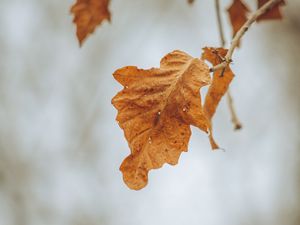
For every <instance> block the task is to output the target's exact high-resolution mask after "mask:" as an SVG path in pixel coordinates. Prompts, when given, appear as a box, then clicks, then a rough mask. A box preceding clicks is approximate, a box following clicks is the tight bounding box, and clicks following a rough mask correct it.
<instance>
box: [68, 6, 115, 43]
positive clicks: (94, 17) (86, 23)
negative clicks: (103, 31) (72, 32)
mask: <svg viewBox="0 0 300 225" xmlns="http://www.w3.org/2000/svg"><path fill="white" fill-rule="evenodd" d="M109 2H110V0H77V2H76V3H75V4H74V5H73V6H72V7H71V13H73V14H74V19H73V22H74V23H75V24H76V26H77V31H76V35H77V38H78V41H79V44H80V46H81V45H82V43H83V41H84V40H85V39H86V37H87V36H88V35H89V34H91V33H93V32H94V31H95V29H96V27H97V26H98V25H100V24H101V23H102V22H103V21H104V20H108V21H110V11H109V9H108V5H109Z"/></svg>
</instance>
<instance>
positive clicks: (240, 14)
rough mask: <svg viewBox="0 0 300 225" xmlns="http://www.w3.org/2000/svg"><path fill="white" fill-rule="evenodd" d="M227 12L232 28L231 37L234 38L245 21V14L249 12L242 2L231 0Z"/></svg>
mask: <svg viewBox="0 0 300 225" xmlns="http://www.w3.org/2000/svg"><path fill="white" fill-rule="evenodd" d="M227 11H228V13H229V17H230V22H231V26H232V36H233V37H234V35H235V34H236V33H237V32H238V30H239V29H240V28H241V27H242V26H243V25H244V23H245V22H246V21H247V14H248V13H249V12H250V10H249V8H248V6H247V5H246V4H245V3H244V2H243V1H242V0H233V2H232V4H231V5H230V7H229V8H228V9H227Z"/></svg>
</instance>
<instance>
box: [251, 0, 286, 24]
mask: <svg viewBox="0 0 300 225" xmlns="http://www.w3.org/2000/svg"><path fill="white" fill-rule="evenodd" d="M267 2H268V0H258V1H257V5H258V8H260V7H262V6H263V5H264V4H266V3H267ZM284 5H285V1H284V0H282V1H279V2H278V4H277V5H275V6H274V7H273V8H271V9H270V10H269V11H267V12H266V13H264V14H263V15H261V16H260V17H258V19H257V21H261V20H280V19H282V14H281V11H280V7H281V6H284Z"/></svg>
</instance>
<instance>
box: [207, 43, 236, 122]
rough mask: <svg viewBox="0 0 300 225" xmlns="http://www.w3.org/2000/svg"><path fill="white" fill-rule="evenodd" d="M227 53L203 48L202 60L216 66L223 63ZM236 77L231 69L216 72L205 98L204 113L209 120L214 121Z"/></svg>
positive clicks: (224, 50) (221, 49) (222, 49)
mask: <svg viewBox="0 0 300 225" xmlns="http://www.w3.org/2000/svg"><path fill="white" fill-rule="evenodd" d="M226 53H227V49H224V48H211V47H209V48H208V47H206V48H203V53H202V59H204V60H208V61H209V62H210V63H212V64H213V65H214V66H215V65H218V64H220V63H222V62H223V59H224V57H225V55H226ZM233 77H234V74H233V73H232V71H231V69H230V68H229V66H228V67H226V69H225V70H224V71H223V70H217V71H215V72H214V75H213V80H212V84H211V85H210V87H209V89H208V92H207V94H206V97H205V102H204V111H205V113H206V115H207V117H208V118H209V120H211V119H212V117H213V115H214V114H215V112H216V109H217V107H218V105H219V102H220V100H221V98H222V97H223V96H224V94H225V93H226V92H227V90H228V87H229V85H230V83H231V81H232V79H233Z"/></svg>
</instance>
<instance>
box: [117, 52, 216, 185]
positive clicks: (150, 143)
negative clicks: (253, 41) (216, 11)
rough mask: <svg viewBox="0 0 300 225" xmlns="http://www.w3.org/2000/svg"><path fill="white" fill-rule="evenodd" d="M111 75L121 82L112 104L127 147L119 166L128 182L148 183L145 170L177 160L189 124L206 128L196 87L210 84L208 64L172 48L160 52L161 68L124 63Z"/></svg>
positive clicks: (189, 134) (186, 142)
mask: <svg viewBox="0 0 300 225" xmlns="http://www.w3.org/2000/svg"><path fill="white" fill-rule="evenodd" d="M113 75H114V78H115V79H116V80H117V81H118V82H119V83H120V84H122V85H123V86H124V89H123V90H122V91H121V92H119V93H118V94H117V95H116V96H115V97H114V98H113V99H112V104H113V105H114V107H115V108H116V109H117V110H118V115H117V118H116V120H117V121H118V123H119V126H120V127H121V128H122V129H123V130H124V134H125V138H126V139H127V141H128V144H129V147H130V150H131V154H130V155H129V156H127V157H126V158H125V160H124V161H123V162H122V164H121V166H120V170H121V171H122V173H123V180H124V182H125V183H126V184H127V186H128V187H129V188H131V189H134V190H139V189H141V188H143V187H145V186H146V185H147V182H148V172H149V170H151V169H157V168H160V167H161V166H162V165H163V164H164V163H168V164H171V165H175V164H177V162H178V159H179V156H180V154H181V152H183V151H187V148H188V142H189V138H190V136H191V129H190V125H193V126H196V127H198V128H200V129H201V130H203V131H205V132H208V130H209V126H210V123H209V121H208V119H207V118H206V116H205V114H204V111H203V109H202V105H201V97H200V92H199V90H200V88H201V87H203V86H205V85H208V84H210V81H211V78H210V74H209V68H208V66H207V65H206V64H205V63H204V62H203V61H202V60H200V59H197V58H193V57H191V56H189V55H188V54H186V53H184V52H182V51H173V52H171V53H169V54H167V55H166V56H165V57H163V58H162V60H161V62H160V68H152V69H148V70H143V69H138V68H137V67H135V66H128V67H124V68H121V69H118V70H117V71H115V72H114V74H113Z"/></svg>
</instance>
